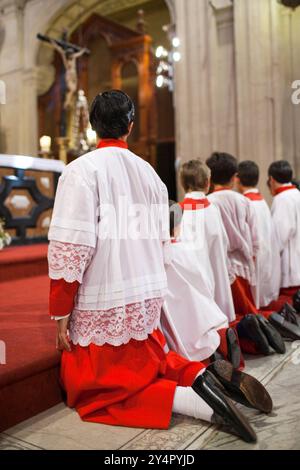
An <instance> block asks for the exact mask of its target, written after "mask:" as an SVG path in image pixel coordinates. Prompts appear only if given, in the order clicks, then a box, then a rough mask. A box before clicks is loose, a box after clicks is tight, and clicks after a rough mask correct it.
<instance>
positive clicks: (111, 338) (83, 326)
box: [69, 298, 163, 347]
mask: <svg viewBox="0 0 300 470" xmlns="http://www.w3.org/2000/svg"><path fill="white" fill-rule="evenodd" d="M162 304H163V299H161V298H157V299H149V300H144V301H143V302H137V303H134V304H131V305H126V306H122V307H117V308H112V309H110V310H103V311H94V310H87V311H84V310H77V309H75V310H74V311H73V313H72V315H71V318H70V332H69V334H70V340H71V341H72V343H73V344H75V345H77V344H78V345H80V346H82V347H87V346H89V345H90V344H95V345H96V346H103V345H104V344H110V345H112V346H121V345H122V344H127V343H128V342H129V341H130V340H131V339H134V340H137V341H144V340H146V339H147V338H148V336H149V334H151V333H153V331H154V330H156V329H157V328H158V326H159V322H160V312H161V308H162Z"/></svg>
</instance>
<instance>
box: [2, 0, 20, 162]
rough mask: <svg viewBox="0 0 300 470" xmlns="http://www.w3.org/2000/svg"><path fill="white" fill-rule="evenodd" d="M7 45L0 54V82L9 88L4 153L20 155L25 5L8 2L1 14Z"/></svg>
mask: <svg viewBox="0 0 300 470" xmlns="http://www.w3.org/2000/svg"><path fill="white" fill-rule="evenodd" d="M1 19H2V23H3V25H4V31H5V32H4V43H3V45H2V49H1V51H0V79H1V80H3V81H4V82H5V84H6V104H5V105H2V106H1V110H0V112H1V128H2V129H1V130H2V133H1V134H2V135H1V137H2V139H1V146H2V148H1V150H0V151H2V152H9V153H21V148H22V111H21V110H22V67H23V3H20V2H19V1H16V0H15V1H7V2H6V3H4V5H3V7H2V10H1Z"/></svg>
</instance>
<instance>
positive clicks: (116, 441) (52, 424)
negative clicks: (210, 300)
mask: <svg viewBox="0 0 300 470" xmlns="http://www.w3.org/2000/svg"><path fill="white" fill-rule="evenodd" d="M247 372H249V373H251V374H253V375H254V376H255V377H257V378H258V379H259V380H261V381H262V382H263V383H264V384H265V385H266V386H267V389H268V390H269V392H270V394H271V396H272V398H273V402H274V410H273V412H272V414H271V415H269V416H266V415H262V414H260V413H258V412H256V411H253V410H250V409H247V408H243V412H244V413H245V414H246V415H247V416H248V417H249V419H250V420H251V423H252V425H253V427H254V429H255V430H256V432H257V435H258V442H257V444H255V445H250V444H245V443H244V442H242V441H241V440H239V439H237V438H235V437H234V436H232V435H229V434H227V433H225V432H222V431H221V430H219V429H218V428H216V427H215V426H210V425H208V424H207V423H203V422H201V421H197V420H194V419H190V418H185V417H182V416H179V415H177V416H174V417H173V419H172V424H171V426H170V429H169V430H168V431H157V430H143V429H129V428H118V427H112V426H105V425H99V424H91V423H83V422H81V421H80V419H79V417H78V416H77V414H76V412H74V411H72V410H70V409H68V408H66V407H65V406H64V405H63V404H60V405H58V406H55V407H53V408H51V409H50V410H48V411H45V412H44V413H41V414H39V415H38V416H35V417H34V418H31V419H29V420H27V421H25V422H23V423H21V424H19V425H17V426H14V427H13V428H11V429H8V430H7V431H5V432H4V433H2V434H0V450H6V449H15V450H20V449H24V450H27V449H28V450H40V449H49V450H53V449H64V450H70V449H74V450H80V449H81V450H83V449H87V450H89V449H90V450H98V449H103V450H116V449H123V450H140V449H146V450H161V449H166V450H181V449H187V450H198V449H199V450H200V449H210V450H212V449H214V450H230V449H236V450H243V449H253V450H260V449H269V450H271V449H272V450H273V449H284V450H296V449H297V450H299V449H300V341H298V342H295V343H293V344H289V345H288V349H287V353H286V355H285V356H280V355H275V354H274V355H272V356H269V357H267V358H265V357H261V358H255V359H253V358H251V359H250V358H249V360H248V361H247Z"/></svg>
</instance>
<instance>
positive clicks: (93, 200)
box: [48, 167, 99, 248]
mask: <svg viewBox="0 0 300 470" xmlns="http://www.w3.org/2000/svg"><path fill="white" fill-rule="evenodd" d="M98 207H99V203H98V201H97V191H96V190H95V188H94V187H93V184H92V182H90V184H88V183H87V182H86V181H85V180H84V179H83V177H82V176H81V175H80V174H79V171H78V168H77V169H76V170H74V169H73V168H72V167H71V168H69V167H66V169H65V171H64V173H63V175H62V176H61V177H60V179H59V183H58V188H57V193H56V197H55V204H54V209H53V216H52V220H51V225H50V230H49V235H48V238H49V240H56V241H59V242H65V243H73V244H77V245H87V246H90V247H92V248H95V247H96V243H97V225H98V212H97V211H98Z"/></svg>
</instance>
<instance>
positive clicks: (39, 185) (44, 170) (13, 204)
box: [0, 154, 65, 245]
mask: <svg viewBox="0 0 300 470" xmlns="http://www.w3.org/2000/svg"><path fill="white" fill-rule="evenodd" d="M64 167H65V164H64V163H63V162H61V161H59V160H52V159H44V158H35V157H30V156H23V155H1V154H0V218H1V219H4V221H5V230H6V231H7V232H8V233H9V235H10V236H11V237H12V244H13V245H25V244H33V243H42V242H44V241H46V240H47V234H48V229H49V225H50V221H51V215H52V209H53V204H54V197H55V192H56V188H57V183H58V178H59V176H60V174H61V173H62V171H63V169H64Z"/></svg>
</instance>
